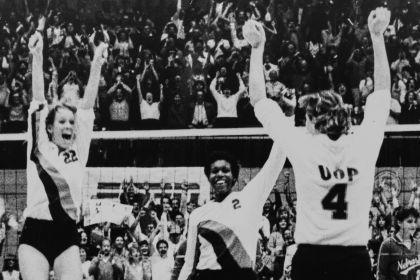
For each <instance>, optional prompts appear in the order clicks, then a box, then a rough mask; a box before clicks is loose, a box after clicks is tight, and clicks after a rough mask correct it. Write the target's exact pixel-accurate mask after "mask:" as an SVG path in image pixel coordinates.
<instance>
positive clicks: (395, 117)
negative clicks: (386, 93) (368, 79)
mask: <svg viewBox="0 0 420 280" xmlns="http://www.w3.org/2000/svg"><path fill="white" fill-rule="evenodd" d="M399 93H400V91H399V90H392V91H391V108H390V112H389V117H388V120H387V122H386V123H387V124H398V121H399V118H400V114H401V104H400V101H399V98H400V95H399Z"/></svg>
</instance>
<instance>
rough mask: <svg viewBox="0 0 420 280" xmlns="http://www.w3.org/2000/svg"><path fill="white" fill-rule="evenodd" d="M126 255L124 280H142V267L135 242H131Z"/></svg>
mask: <svg viewBox="0 0 420 280" xmlns="http://www.w3.org/2000/svg"><path fill="white" fill-rule="evenodd" d="M129 251H130V253H129V255H128V262H127V264H126V265H125V271H124V280H143V279H144V277H143V267H142V263H141V262H140V258H141V255H140V251H139V248H138V246H137V244H133V246H131V248H130V250H129Z"/></svg>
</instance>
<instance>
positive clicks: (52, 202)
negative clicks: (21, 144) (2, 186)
mask: <svg viewBox="0 0 420 280" xmlns="http://www.w3.org/2000/svg"><path fill="white" fill-rule="evenodd" d="M48 112H49V110H48V106H47V103H46V102H45V103H41V102H38V101H32V102H31V106H30V108H29V117H28V132H29V134H30V137H29V138H30V139H29V141H28V151H27V152H28V154H27V158H28V161H27V171H26V172H27V181H28V195H27V208H26V209H25V211H24V216H25V217H31V218H35V219H42V220H59V221H63V220H68V218H69V217H70V218H71V219H72V220H75V221H77V220H78V218H79V216H80V206H81V203H82V183H83V177H84V172H85V170H84V168H85V166H86V162H87V159H88V155H89V146H90V140H91V136H92V129H93V120H94V113H93V109H91V110H83V109H78V110H77V113H76V118H75V131H76V135H77V137H76V139H75V142H74V144H73V146H72V147H71V148H70V149H68V150H66V151H60V150H59V148H58V147H57V145H55V144H54V143H52V142H51V141H50V140H49V139H48V135H47V132H46V125H45V120H46V117H47V115H48Z"/></svg>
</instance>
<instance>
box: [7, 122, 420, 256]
mask: <svg viewBox="0 0 420 280" xmlns="http://www.w3.org/2000/svg"><path fill="white" fill-rule="evenodd" d="M302 129H304V128H302ZM355 129H357V127H356V128H355ZM26 138H27V134H0V151H1V154H2V158H1V159H0V197H1V203H0V211H1V213H5V212H6V213H8V214H12V215H14V216H15V217H16V218H17V220H18V221H21V220H22V213H23V210H24V209H25V207H26V184H27V178H26V171H25V166H26V144H25V140H26ZM271 145H272V141H271V140H270V139H269V137H268V136H267V135H266V133H265V130H264V129H263V128H238V129H195V130H171V131H169V130H159V131H100V132H94V133H93V139H92V144H91V149H90V156H89V161H88V167H87V171H86V175H85V184H84V189H83V203H84V205H86V204H89V203H91V202H92V201H96V202H97V201H102V202H106V203H116V204H117V203H119V201H120V196H121V194H122V193H123V192H124V189H123V188H122V183H123V182H124V181H125V182H129V181H132V183H133V186H134V188H135V191H136V192H138V193H144V192H145V190H144V186H145V185H146V184H147V185H148V186H149V187H150V193H151V194H152V196H153V197H154V198H155V202H156V203H159V200H160V197H161V196H162V194H163V193H164V194H165V195H169V196H171V197H173V198H178V199H179V198H180V196H181V193H182V185H183V184H185V183H187V184H188V189H189V190H188V197H187V199H188V201H191V202H195V203H196V204H199V205H200V204H203V203H205V202H206V201H208V200H209V199H210V195H211V194H210V192H211V190H210V186H209V183H208V181H207V178H206V176H205V174H204V170H203V163H204V160H205V159H206V157H207V156H208V154H209V153H210V152H211V151H214V150H228V151H230V152H231V153H233V154H234V155H235V156H236V157H237V158H238V159H239V162H240V164H241V171H240V174H239V180H238V183H237V185H236V186H235V189H237V190H240V189H242V188H243V187H244V186H245V185H246V184H247V183H248V182H249V181H250V180H251V179H252V178H253V177H254V176H255V175H256V174H257V173H258V171H259V169H260V168H261V167H262V166H263V164H264V162H265V160H266V159H267V157H268V155H269V152H270V149H271ZM418 147H420V127H419V126H418V125H404V126H402V125H396V126H389V127H388V128H387V131H386V133H385V140H384V143H383V146H382V149H381V152H380V155H379V159H378V162H377V170H376V177H375V187H378V186H379V185H381V186H382V188H383V191H384V193H385V196H386V198H387V199H391V193H392V189H395V190H396V191H397V193H398V200H399V203H400V205H407V204H408V201H409V199H410V195H411V188H412V186H413V184H416V183H420V182H419V181H420V180H419V174H420V168H418V166H420V149H419V148H418ZM273 189H276V190H278V191H279V193H280V198H281V200H282V203H283V205H286V203H287V201H286V200H287V199H288V198H294V197H295V189H294V175H293V169H292V167H291V166H290V164H289V163H287V164H286V165H285V167H284V168H283V170H282V172H281V173H280V175H279V178H278V180H277V182H276V184H275V186H274V188H273ZM270 200H271V201H274V195H273V194H271V195H270ZM104 215H107V214H103V216H104ZM9 216H10V215H9ZM3 221H5V220H3ZM17 240H18V239H17V236H14V237H10V240H8V241H7V242H8V244H7V245H6V246H5V247H4V248H9V249H8V251H6V253H3V255H7V254H8V252H11V253H10V254H13V252H15V250H16V246H17Z"/></svg>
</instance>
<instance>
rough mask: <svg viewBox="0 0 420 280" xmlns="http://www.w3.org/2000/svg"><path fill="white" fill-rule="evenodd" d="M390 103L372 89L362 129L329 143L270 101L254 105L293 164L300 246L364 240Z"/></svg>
mask: <svg viewBox="0 0 420 280" xmlns="http://www.w3.org/2000/svg"><path fill="white" fill-rule="evenodd" d="M389 106H390V94H389V92H388V91H377V92H374V93H373V94H371V95H370V96H369V97H368V99H367V104H366V109H365V117H364V120H363V123H362V124H361V125H360V127H359V128H358V129H357V130H356V131H355V132H354V133H352V134H349V135H342V136H341V137H340V138H339V139H338V140H337V141H332V140H331V139H330V138H329V137H328V136H327V135H325V134H316V135H313V134H310V133H309V132H307V130H302V129H299V128H295V127H294V126H293V125H290V124H289V123H288V122H285V121H284V120H285V116H284V115H283V112H282V111H281V110H280V109H279V107H278V105H277V104H276V103H274V102H273V101H272V100H269V99H264V100H262V101H259V102H258V103H257V104H256V106H255V113H256V116H257V118H258V119H259V120H260V122H261V123H262V124H263V126H264V127H265V128H266V129H267V130H268V133H269V135H270V136H271V137H272V138H273V139H274V140H275V141H277V142H279V143H280V144H281V145H282V147H283V148H284V151H285V152H286V153H287V156H288V158H289V160H290V162H291V163H292V165H293V171H294V173H295V178H296V182H295V184H296V193H297V206H296V212H297V217H296V231H295V240H296V242H297V243H298V244H316V245H343V246H349V245H366V244H367V241H368V240H369V228H368V224H369V209H370V204H371V199H372V191H373V185H374V174H375V163H376V160H377V157H378V154H379V150H380V147H381V144H382V141H383V135H384V130H385V124H386V119H387V116H388V114H389Z"/></svg>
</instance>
